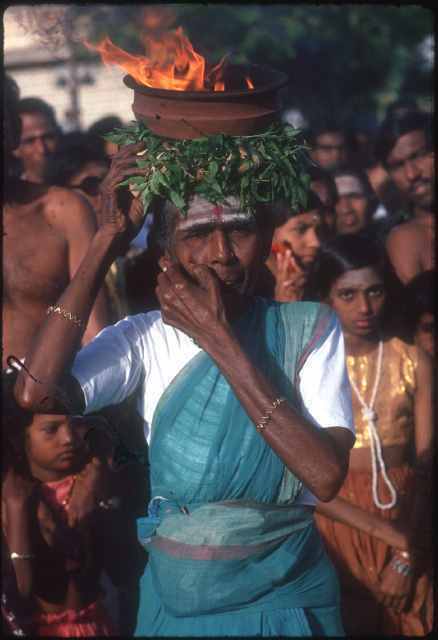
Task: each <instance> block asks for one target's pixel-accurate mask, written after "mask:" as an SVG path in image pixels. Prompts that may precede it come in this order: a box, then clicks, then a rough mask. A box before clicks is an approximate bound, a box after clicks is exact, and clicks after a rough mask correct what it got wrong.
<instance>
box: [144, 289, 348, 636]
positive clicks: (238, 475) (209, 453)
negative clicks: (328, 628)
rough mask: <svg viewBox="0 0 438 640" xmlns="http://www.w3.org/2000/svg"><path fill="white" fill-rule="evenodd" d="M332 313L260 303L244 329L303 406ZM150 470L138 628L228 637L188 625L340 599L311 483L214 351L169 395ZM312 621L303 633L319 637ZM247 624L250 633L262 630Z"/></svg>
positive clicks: (155, 431)
mask: <svg viewBox="0 0 438 640" xmlns="http://www.w3.org/2000/svg"><path fill="white" fill-rule="evenodd" d="M331 313H332V312H331V311H330V310H329V309H328V308H327V307H325V306H323V305H317V304H314V303H294V304H280V303H275V302H268V301H264V300H262V299H256V300H255V303H254V305H253V306H252V308H251V309H250V311H249V312H248V313H246V314H245V316H244V317H243V318H241V319H240V320H239V322H238V323H237V324H236V326H235V331H236V334H237V335H238V337H239V340H240V342H241V344H242V346H243V348H244V350H245V352H246V353H247V354H248V356H249V357H250V358H251V360H252V361H253V363H254V364H255V366H257V367H258V368H259V370H260V371H262V372H263V373H264V375H265V376H266V377H267V379H268V380H269V381H270V382H271V383H272V384H273V386H274V387H275V388H276V389H278V391H279V395H282V396H284V397H286V398H287V400H288V401H289V402H290V403H291V404H292V405H293V406H295V408H296V409H297V410H298V411H299V410H300V407H299V398H298V395H297V393H296V391H295V388H296V386H297V377H298V374H299V370H300V368H301V367H302V365H303V363H304V361H305V359H306V357H307V355H308V354H309V353H310V352H311V351H312V349H314V348H315V347H316V346H317V345H318V343H319V342H320V341H322V340H323V339H324V338H325V336H326V332H327V327H328V325H329V324H330V321H331ZM150 472H151V491H152V494H151V495H152V496H153V498H152V500H151V503H150V506H149V517H148V518H143V519H140V520H139V521H138V535H139V539H140V542H141V543H142V544H143V545H144V546H145V547H146V548H147V550H148V552H149V563H148V567H147V569H146V574H148V575H145V576H144V577H143V578H144V579H143V581H142V587H143V588H142V593H141V603H140V614H139V617H138V622H137V630H136V634H137V635H169V634H170V635H200V634H204V635H205V634H207V635H223V631H224V630H223V628H222V627H221V628H220V629H219V628H218V627H215V626H214V624H213V626H211V627H209V628H205V626H204V627H202V630H201V627H199V628H198V629H196V628H193V626H191V627H190V632H188V631H185V630H184V629H183V628H182V627H181V626H179V625H180V624H182V625H183V626H184V624H187V622H188V621H189V620H200V619H201V618H203V619H204V623H205V620H206V619H208V620H210V619H212V620H213V619H215V618H218V617H221V616H226V615H227V614H232V613H235V614H236V613H237V612H240V611H248V612H250V613H251V614H253V613H256V612H259V613H260V612H263V611H269V610H273V609H285V608H297V607H298V608H299V607H322V608H323V607H325V606H327V607H333V605H336V604H337V598H338V591H337V582H336V578H335V577H334V574H333V571H332V568H331V566H330V564H329V563H328V562H327V557H326V555H325V553H324V551H323V548H322V546H321V543H320V540H319V538H318V534H317V532H316V529H315V527H314V526H313V509H312V508H311V507H307V506H299V505H296V506H295V505H294V501H295V499H296V497H297V496H298V494H299V493H300V491H301V488H302V484H301V482H300V481H299V479H298V478H297V477H296V476H294V474H292V473H291V472H290V471H289V470H288V469H287V468H286V467H285V465H284V463H283V462H282V461H281V459H280V458H279V457H278V455H277V454H276V453H275V452H274V451H273V450H272V449H271V447H269V446H268V445H267V444H266V442H265V440H264V438H263V437H262V436H261V435H260V434H259V433H258V432H257V430H256V429H255V426H254V424H253V423H252V421H251V419H250V418H249V416H248V415H247V413H246V411H245V409H244V408H243V407H242V405H241V403H240V401H239V400H238V398H237V396H236V395H235V393H234V391H233V389H232V388H231V387H230V385H229V383H228V382H227V380H226V378H225V377H224V376H223V375H222V373H221V372H220V370H219V369H218V367H217V365H216V364H215V362H214V361H213V359H212V358H211V357H210V356H209V355H208V354H207V353H205V352H200V353H199V354H197V355H196V356H195V357H194V358H193V359H192V360H191V361H190V362H189V363H188V364H187V365H186V366H185V367H184V368H183V370H182V371H181V372H180V373H179V374H178V375H177V376H176V377H175V379H174V380H173V381H172V383H171V384H170V385H169V387H168V388H167V389H166V391H165V392H164V393H163V395H162V397H161V398H160V401H159V403H158V406H157V408H156V411H155V414H154V419H153V423H152V439H151V445H150ZM146 588H147V590H149V591H151V590H152V591H154V597H155V598H156V601H157V602H158V601H159V603H160V609H161V610H162V612H164V615H165V616H168V620H167V623H166V624H165V625H164V626H161V627H160V626H159V625H158V624H157V615H156V611H155V613H154V606H153V602H152V600H153V598H151V594H150V593H146V592H144V591H143V589H146ZM234 618H236V616H235V615H234ZM169 620H174V621H175V626H174V627H172V626H171V625H170V626H169V624H168V622H169ZM223 620H224V618H223V617H222V622H223ZM195 626H196V624H195ZM201 626H202V625H201ZM304 626H305V628H302V626H300V627H299V630H300V632H302V633H303V634H304V635H308V633H306V630H307V632H309V631H310V628H308V627H306V625H304ZM215 629H216V634H215ZM339 629H340V630H341V632H342V627H339ZM339 629H338V630H339ZM296 630H297V628H295V631H296ZM332 630H333V629H332ZM219 631H220V632H219ZM244 631H245V630H242V629H240V631H239V633H240V635H251V630H250V629H248V633H246V634H245V632H244ZM293 632H294V628H293V629H291V633H293ZM230 634H231V629H230Z"/></svg>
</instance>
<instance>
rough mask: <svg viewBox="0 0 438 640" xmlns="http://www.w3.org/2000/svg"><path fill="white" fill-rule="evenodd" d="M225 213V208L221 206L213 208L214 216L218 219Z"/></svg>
mask: <svg viewBox="0 0 438 640" xmlns="http://www.w3.org/2000/svg"><path fill="white" fill-rule="evenodd" d="M223 211H224V208H223V207H222V205H220V204H217V205H215V206H214V207H213V215H214V216H215V217H216V218H222V214H223Z"/></svg>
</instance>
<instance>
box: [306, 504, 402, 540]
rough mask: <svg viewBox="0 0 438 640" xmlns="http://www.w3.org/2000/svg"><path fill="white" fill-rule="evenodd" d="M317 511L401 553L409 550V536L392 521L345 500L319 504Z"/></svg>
mask: <svg viewBox="0 0 438 640" xmlns="http://www.w3.org/2000/svg"><path fill="white" fill-rule="evenodd" d="M316 510H317V511H318V512H319V513H321V514H322V515H323V516H326V517H327V518H331V519H332V520H336V521H337V522H341V523H342V524H346V525H348V526H349V527H354V528H355V529H359V531H363V533H366V534H368V535H369V536H373V537H374V538H377V539H378V540H382V542H385V543H386V544H388V545H390V546H391V547H395V548H396V549H399V550H400V551H407V549H408V539H407V535H406V534H405V533H403V532H402V531H400V530H398V529H397V528H396V527H395V526H394V524H393V523H392V522H391V521H390V520H386V519H385V518H381V517H380V516H378V515H375V514H373V513H370V512H369V511H364V510H363V509H361V508H360V507H357V506H356V505H354V504H351V503H350V502H347V500H344V499H343V498H340V497H338V496H337V497H336V498H334V499H333V500H330V502H318V503H317V505H316Z"/></svg>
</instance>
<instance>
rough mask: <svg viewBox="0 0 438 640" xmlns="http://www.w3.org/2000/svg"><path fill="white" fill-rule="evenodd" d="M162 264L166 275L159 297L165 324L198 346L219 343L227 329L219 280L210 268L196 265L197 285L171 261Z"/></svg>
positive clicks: (163, 259)
mask: <svg viewBox="0 0 438 640" xmlns="http://www.w3.org/2000/svg"><path fill="white" fill-rule="evenodd" d="M159 264H160V267H161V269H162V270H163V271H162V273H160V274H159V276H158V286H157V288H156V293H157V297H158V300H159V302H160V307H161V312H162V315H163V320H164V322H166V323H167V324H170V325H172V326H174V327H176V328H177V329H181V330H182V331H184V333H186V334H187V335H189V336H191V337H192V338H193V339H194V340H196V342H199V343H204V344H205V342H207V343H208V342H209V340H210V339H213V340H217V335H218V332H219V331H220V329H223V328H225V327H226V326H227V325H228V322H227V319H226V315H225V307H224V304H223V301H222V296H221V291H220V283H219V280H218V278H217V276H216V275H215V274H214V273H213V272H212V271H211V269H209V268H208V267H205V266H202V265H197V266H196V267H194V269H193V276H194V278H196V280H197V281H198V282H199V284H197V283H196V282H193V281H191V280H190V279H189V278H188V277H187V276H186V275H185V274H184V273H183V272H182V271H181V269H180V267H179V266H177V265H175V264H172V263H171V262H170V260H169V259H168V258H166V257H162V258H161V259H160V262H159Z"/></svg>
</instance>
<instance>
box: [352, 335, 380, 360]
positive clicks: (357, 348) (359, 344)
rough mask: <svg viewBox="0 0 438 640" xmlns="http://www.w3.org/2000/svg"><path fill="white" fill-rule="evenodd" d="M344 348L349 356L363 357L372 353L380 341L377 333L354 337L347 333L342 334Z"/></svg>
mask: <svg viewBox="0 0 438 640" xmlns="http://www.w3.org/2000/svg"><path fill="white" fill-rule="evenodd" d="M344 339H345V348H346V351H347V355H349V356H364V355H366V354H368V353H371V352H372V351H374V350H375V349H376V347H377V345H378V343H379V340H380V339H381V336H380V334H379V333H374V334H372V335H369V336H366V337H365V336H355V335H352V334H349V333H347V332H345V333H344Z"/></svg>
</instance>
